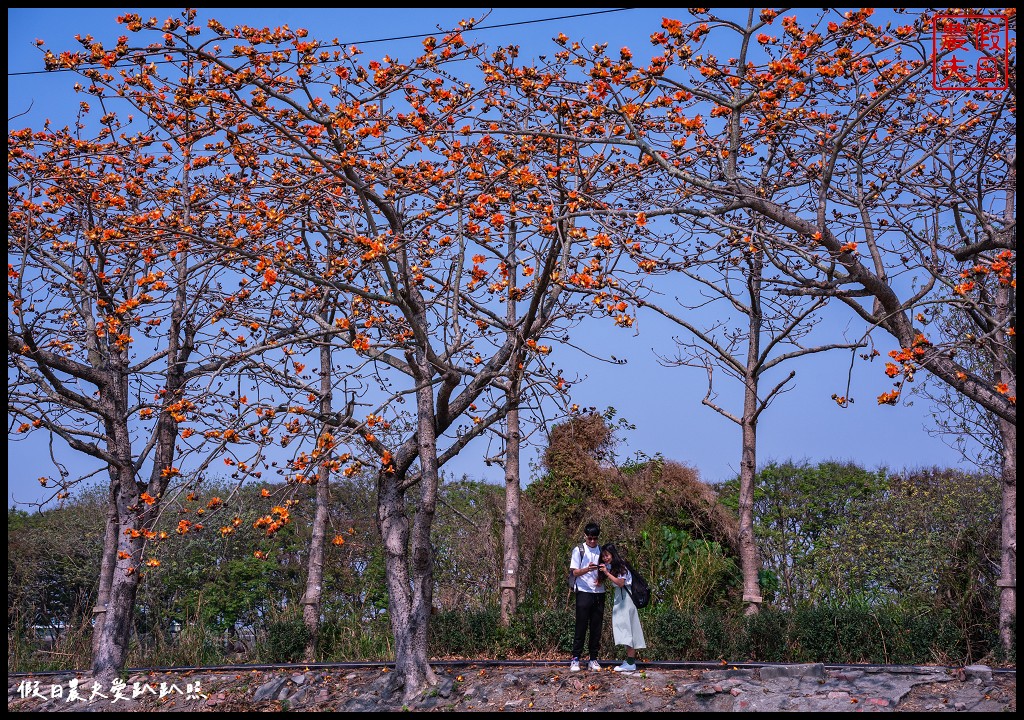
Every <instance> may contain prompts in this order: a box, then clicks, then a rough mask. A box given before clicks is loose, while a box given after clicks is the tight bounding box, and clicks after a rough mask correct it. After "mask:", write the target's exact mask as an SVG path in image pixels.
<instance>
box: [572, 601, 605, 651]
mask: <svg viewBox="0 0 1024 720" xmlns="http://www.w3.org/2000/svg"><path fill="white" fill-rule="evenodd" d="M573 594H574V595H576V635H575V636H574V637H573V640H572V656H573V657H575V658H578V657H579V656H580V653H581V652H583V639H584V638H585V637H586V635H587V630H589V631H590V643H589V645H588V648H589V650H590V659H591V660H596V659H597V656H598V653H599V652H600V651H601V624H602V623H603V622H604V595H605V594H604V593H590V592H583V591H582V590H577V591H576V592H575V593H573Z"/></svg>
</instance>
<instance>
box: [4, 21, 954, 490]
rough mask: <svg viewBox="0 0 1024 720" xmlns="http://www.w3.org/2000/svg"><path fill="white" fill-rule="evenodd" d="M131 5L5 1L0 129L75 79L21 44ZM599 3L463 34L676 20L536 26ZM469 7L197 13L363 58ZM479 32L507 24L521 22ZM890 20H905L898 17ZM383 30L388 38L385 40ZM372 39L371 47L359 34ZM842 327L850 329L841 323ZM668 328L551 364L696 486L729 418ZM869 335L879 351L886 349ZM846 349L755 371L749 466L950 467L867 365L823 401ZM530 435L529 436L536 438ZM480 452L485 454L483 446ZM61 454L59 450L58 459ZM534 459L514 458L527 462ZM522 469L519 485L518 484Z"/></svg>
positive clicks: (613, 332)
mask: <svg viewBox="0 0 1024 720" xmlns="http://www.w3.org/2000/svg"><path fill="white" fill-rule="evenodd" d="M131 9H132V8H127V7H126V8H122V9H120V10H114V9H67V8H50V9H39V10H36V9H27V8H10V9H8V31H7V32H8V51H7V52H8V56H7V57H8V74H9V77H8V118H9V120H8V127H9V128H23V127H37V126H41V124H42V119H43V118H45V117H49V118H50V119H52V120H53V121H55V123H57V124H58V125H59V126H63V125H64V124H68V123H70V122H72V121H73V117H74V110H75V108H76V106H77V103H78V101H79V99H80V97H78V96H76V95H75V94H74V93H73V92H72V90H71V86H72V85H73V84H74V82H75V80H76V79H77V78H76V77H75V76H73V75H71V74H61V73H52V74H45V73H41V72H39V71H41V70H42V54H41V53H40V52H39V51H38V49H37V48H36V47H35V45H34V40H35V39H36V38H41V39H44V40H45V41H46V43H47V47H48V48H50V49H52V50H54V51H55V52H57V51H60V50H65V49H68V50H75V49H77V48H78V45H77V43H76V42H75V40H74V35H75V34H76V33H81V34H83V35H84V34H92V35H93V36H95V37H96V38H97V39H100V40H104V41H111V40H113V39H115V38H116V37H117V36H118V35H120V34H122V31H121V28H120V27H119V26H118V25H117V24H116V23H115V21H114V19H115V17H116V16H117V15H118V14H119V13H121V12H125V11H128V10H131ZM601 10H605V9H604V8H500V9H495V10H493V11H492V12H491V13H490V15H489V16H488V17H487V19H486V21H485V22H484V23H483V25H484V28H483V29H480V30H477V31H475V33H474V35H473V39H476V40H478V41H481V42H485V43H487V44H488V45H500V44H509V43H515V44H519V45H520V46H521V48H522V50H521V55H522V56H527V55H537V54H541V53H545V52H547V53H552V52H553V50H554V46H553V45H552V44H551V42H550V39H551V38H552V37H554V36H555V35H557V34H558V33H559V32H564V33H566V34H567V35H569V36H570V38H572V39H574V40H581V41H583V42H584V43H586V44H588V45H589V44H592V43H598V42H607V43H609V44H610V46H611V47H613V48H617V47H621V46H623V45H626V46H629V47H631V48H633V49H634V51H635V53H636V57H637V59H638V60H639V59H646V57H649V55H650V54H653V50H652V49H651V45H650V43H649V41H648V37H649V36H650V34H651V33H653V32H656V31H658V30H659V28H660V23H661V19H662V17H665V16H669V17H680V18H682V17H683V13H682V12H681V11H679V12H674V11H673V10H671V9H659V8H653V9H642V10H640V9H636V10H625V11H621V12H614V13H604V14H599V15H590V16H580V17H573V18H570V19H560V20H551V21H546V22H540V21H543V20H545V19H547V18H557V17H559V16H573V15H575V16H579V15H580V14H582V13H588V12H590V13H593V12H599V11H601ZM179 13H180V10H179V9H154V8H147V9H145V10H142V11H140V14H141V15H142V16H143V17H144V18H146V17H150V16H155V17H158V18H160V19H161V20H163V19H164V18H166V17H170V16H177V15H178V14H179ZM483 13H484V11H483V10H476V11H474V10H471V9H469V8H433V9H418V8H393V9H388V10H384V9H359V8H352V9H346V10H314V9H303V8H299V9H276V10H242V9H237V8H236V9H208V10H202V11H200V15H199V20H200V22H201V24H203V25H205V22H206V20H208V19H209V18H210V17H215V18H217V19H218V20H220V21H221V22H222V23H223V24H225V25H228V26H231V25H234V24H237V23H241V22H246V23H248V24H252V25H270V26H276V25H280V24H285V23H287V24H288V25H290V26H291V27H293V28H297V27H305V28H308V29H309V30H310V31H311V33H312V34H314V35H316V36H317V37H321V38H335V37H336V38H338V39H339V40H341V41H342V42H344V43H346V44H348V43H357V44H359V45H360V47H361V48H362V49H363V50H364V52H365V53H366V55H365V57H366V58H367V59H369V58H372V57H377V56H382V55H384V54H386V53H389V54H392V55H396V56H399V57H402V56H404V55H406V54H408V53H411V52H412V51H414V50H415V49H416V48H418V47H420V45H419V42H420V40H419V39H394V38H398V37H400V36H406V35H426V34H436V33H437V25H442V26H443V27H451V26H453V25H454V24H455V23H457V22H458V20H459V19H461V18H464V17H467V16H470V15H472V16H476V17H480V16H481V15H482V14H483ZM527 21H537V22H529V24H519V25H515V26H509V27H492V28H490V29H488V27H487V26H498V25H505V24H509V23H526V22H527ZM903 22H906V21H905V20H904V21H903ZM386 38H391V39H386ZM378 39H382V40H383V41H381V42H372V41H375V40H378ZM832 322H833V323H837V324H834V325H832V327H831V329H832V330H833V331H834V332H837V333H842V332H843V331H844V330H846V329H847V327H846V323H847V322H851V318H850V316H849V313H848V312H845V311H843V310H842V309H839V311H838V313H837V314H836V316H835V318H834V320H833V321H832ZM849 332H850V333H851V334H852V335H854V334H856V333H857V326H856V325H854V324H851V325H850V326H849ZM679 334H680V330H679V329H678V328H676V327H674V326H671V325H669V324H667V323H666V322H665V321H661V320H659V319H657V318H656V317H654V316H653V315H643V314H641V316H640V318H639V321H638V323H637V326H636V327H634V328H631V329H628V330H624V329H619V328H614V327H613V326H612V325H611V323H610V322H606V323H594V324H591V325H587V326H584V328H583V333H582V335H581V340H580V344H584V345H586V346H587V347H588V348H589V349H590V351H591V352H592V353H593V354H596V355H603V356H606V357H607V356H609V355H615V356H616V357H618V358H623V359H626V360H627V362H626V363H625V364H622V365H611V364H608V363H600V362H596V361H593V360H591V359H589V358H587V357H586V356H584V355H581V354H577V353H574V352H573V351H571V350H564V351H563V350H559V351H558V352H560V353H562V357H561V358H560V361H559V365H560V366H562V367H564V368H565V370H566V373H567V374H573V373H576V374H580V375H585V376H586V380H585V381H584V382H581V383H579V384H578V385H576V386H575V387H574V389H573V393H574V395H573V400H574V401H575V402H577V403H579V404H580V405H581V406H584V407H587V406H595V407H597V408H598V409H599V410H603V409H604V408H606V407H609V406H613V407H615V408H616V410H617V411H618V415H619V417H623V418H625V419H627V420H628V421H629V422H631V423H633V424H635V425H636V429H635V430H634V431H632V432H629V433H626V434H625V435H623V436H622V440H623V443H622V445H621V446H620V448H619V456H620V458H623V457H628V456H630V455H632V454H633V453H634V452H638V451H639V452H643V453H646V454H649V455H653V454H655V453H659V452H660V453H661V454H662V455H664V456H665V457H666V458H667V459H671V460H676V461H679V462H682V463H685V464H687V465H691V466H693V467H695V468H696V469H698V470H699V471H700V475H701V477H702V478H703V479H704V480H705V481H708V482H720V481H724V480H728V479H730V478H731V477H734V476H735V475H736V473H737V472H738V467H739V453H740V445H739V443H740V437H739V429H738V427H737V426H736V425H734V424H732V423H730V422H728V421H726V420H725V419H723V418H721V417H720V416H719V415H718V414H717V413H715V412H714V411H712V410H711V409H709V408H706V407H703V406H702V405H701V404H700V401H701V399H702V398H703V397H704V394H705V391H706V376H705V374H704V372H703V371H701V370H697V369H693V368H669V367H663V366H662V365H661V364H659V362H658V361H657V358H656V357H655V352H654V351H658V352H661V353H671V351H672V347H673V346H672V342H671V337H672V336H673V335H679ZM885 342H886V341H883V342H882V343H881V344H880V345H879V349H880V350H881V351H882V352H883V354H884V353H885V352H887V351H888V350H889V349H892V348H891V343H890V344H889V345H886V344H885ZM849 368H850V355H849V353H841V354H840V353H832V354H828V355H826V356H821V357H812V358H809V359H807V360H803V361H799V362H797V363H795V364H792V365H786V366H784V368H783V370H782V371H781V374H779V375H778V376H771V375H769V376H767V377H766V379H765V382H764V387H765V388H768V387H771V386H773V385H774V384H775V382H777V380H778V379H780V378H781V377H782V375H783V374H784V373H786V372H788V371H789V370H790V369H795V370H796V371H797V376H796V380H795V385H794V386H793V390H791V391H790V392H787V393H785V394H783V395H782V396H780V397H779V398H778V399H776V401H775V402H774V403H773V405H772V406H771V408H770V409H769V410H768V411H767V412H766V413H765V414H764V415H763V416H762V419H761V423H760V426H759V448H758V457H759V461H760V463H761V464H763V463H765V462H768V461H771V460H779V461H782V460H787V459H793V460H798V461H799V460H805V459H806V460H809V461H812V462H814V461H821V460H829V459H837V460H852V461H855V462H857V463H859V464H861V465H863V466H865V467H868V468H875V467H879V466H882V465H884V466H887V467H890V468H893V469H901V468H916V467H923V466H928V467H930V466H934V465H939V466H955V465H957V463H958V462H959V459H960V458H959V455H958V454H957V453H956V452H955V451H954V450H952V449H950V448H949V447H947V446H946V445H945V444H943V443H942V441H940V440H939V439H936V438H933V437H930V436H929V435H928V434H927V432H926V430H925V423H926V421H927V418H928V416H929V408H928V402H927V401H926V400H924V399H917V400H916V401H915V402H914V403H913V405H912V406H909V405H908V404H904V405H901V406H899V407H890V406H878V405H877V404H876V402H875V397H876V396H877V395H878V394H880V393H881V392H884V391H886V390H888V389H890V388H891V383H890V381H889V380H888V378H886V377H885V376H884V374H883V373H882V372H881V365H880V363H878V362H875V363H872V364H867V363H863V362H860V361H857V362H855V363H853V370H852V387H851V393H850V394H851V395H852V396H853V397H854V398H855V399H856V400H857V402H855V403H854V404H853V405H851V406H850V407H847V408H840V407H838V406H837V405H836V403H835V402H833V401H832V400H831V396H832V395H833V393H838V394H840V395H845V394H847V391H846V383H847V371H848V370H849ZM720 390H721V391H722V392H721V395H720V398H719V402H720V403H721V404H723V405H725V406H726V407H727V408H728V409H730V410H732V411H733V412H735V413H738V412H739V410H740V398H739V394H738V392H737V390H738V388H735V387H731V386H729V385H722V386H721V387H720ZM539 439H540V437H539V436H538V435H535V436H534V440H539ZM476 443H477V444H473V445H470V446H469V447H468V448H467V449H466V450H465V451H464V452H463V453H462V455H461V456H460V457H459V458H457V459H456V460H454V461H452V462H451V463H449V464H448V465H447V466H446V467H445V471H446V473H447V474H448V475H454V476H461V475H462V474H464V473H465V474H467V475H469V476H470V477H472V478H477V479H486V480H490V481H494V482H500V481H502V471H501V469H500V468H499V467H497V466H491V467H487V466H485V465H484V463H483V460H482V458H483V456H484V454H485V450H486V449H487V447H486V441H485V440H481V441H476ZM8 451H9V452H8V504H9V505H10V504H12V503H14V502H25V501H33V500H36V499H38V497H39V490H40V488H39V485H38V483H37V482H36V478H37V477H39V475H41V474H45V473H46V472H47V469H45V468H39V467H37V466H36V464H35V463H33V462H32V461H31V460H32V458H33V457H38V456H39V454H40V453H45V452H46V442H45V440H44V438H42V437H41V436H38V435H37V436H35V437H33V438H31V439H29V440H28V441H19V442H14V441H12V440H9V441H8ZM491 452H492V453H493V452H494V450H493V448H492V450H491ZM65 457H67V456H65ZM533 457H534V454H533V453H532V452H531V453H528V455H527V458H526V459H527V460H529V459H531V458H533ZM528 479H529V477H528V471H527V470H525V468H524V480H528Z"/></svg>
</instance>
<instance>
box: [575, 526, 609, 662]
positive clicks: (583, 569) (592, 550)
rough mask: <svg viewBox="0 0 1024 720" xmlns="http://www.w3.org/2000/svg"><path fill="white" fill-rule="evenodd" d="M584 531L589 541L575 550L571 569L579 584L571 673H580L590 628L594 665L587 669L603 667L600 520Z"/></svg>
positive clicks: (590, 645) (590, 648)
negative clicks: (600, 658)
mask: <svg viewBox="0 0 1024 720" xmlns="http://www.w3.org/2000/svg"><path fill="white" fill-rule="evenodd" d="M583 534H584V536H585V542H584V543H583V545H581V546H577V547H574V548H573V549H572V557H571V558H569V570H570V572H571V573H572V575H573V577H574V578H575V581H574V582H575V587H576V634H575V636H574V637H573V641H572V663H571V664H570V665H569V672H579V670H580V653H582V652H583V640H584V638H586V636H587V631H588V630H589V631H590V638H589V643H588V649H589V650H590V664H589V665H588V666H587V669H589V670H592V671H594V672H597V671H599V670H600V669H601V666H600V665H599V664H598V662H597V655H598V652H599V651H600V649H601V625H602V623H603V622H604V585H603V584H602V583H601V578H600V575H599V573H598V568H599V567H600V565H601V548H600V547H599V546H598V544H597V538H598V535H600V534H601V528H600V527H598V525H597V523H593V522H592V523H588V524H587V527H586V528H584V530H583Z"/></svg>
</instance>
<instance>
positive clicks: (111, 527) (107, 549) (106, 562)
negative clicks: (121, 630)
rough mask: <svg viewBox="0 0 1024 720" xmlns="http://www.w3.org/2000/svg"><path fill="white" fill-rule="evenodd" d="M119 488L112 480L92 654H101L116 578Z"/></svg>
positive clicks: (108, 498) (93, 612)
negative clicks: (113, 583)
mask: <svg viewBox="0 0 1024 720" xmlns="http://www.w3.org/2000/svg"><path fill="white" fill-rule="evenodd" d="M118 527H119V523H118V521H117V487H116V484H115V481H114V480H113V479H112V480H111V487H110V492H109V493H108V497H107V526H106V530H105V531H104V533H103V559H102V560H101V561H100V583H99V589H98V592H97V594H96V604H95V606H94V607H93V610H92V616H93V621H94V622H93V628H92V654H93V657H96V656H97V655H98V654H99V652H98V651H99V647H100V638H101V637H102V636H103V624H104V617H105V616H106V614H107V603H108V602H109V601H110V582H111V580H112V579H113V577H114V564H115V563H116V562H117V536H118Z"/></svg>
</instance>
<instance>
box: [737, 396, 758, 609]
mask: <svg viewBox="0 0 1024 720" xmlns="http://www.w3.org/2000/svg"><path fill="white" fill-rule="evenodd" d="M751 382H752V381H748V383H747V389H746V396H747V397H746V399H745V400H744V404H743V405H744V411H743V423H742V436H743V450H742V455H741V459H740V497H739V514H740V538H739V543H740V568H741V570H742V573H743V602H744V603H745V605H746V610H745V612H746V614H747V615H754V614H756V613H757V612H758V611H759V610H760V609H761V584H760V582H759V581H758V573H759V572H760V570H761V553H760V552H759V551H758V549H757V538H756V537H755V535H754V478H755V476H756V475H757V421H756V420H755V419H754V415H753V412H754V411H755V410H756V404H757V397H756V395H757V385H756V383H755V384H753V386H751Z"/></svg>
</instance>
